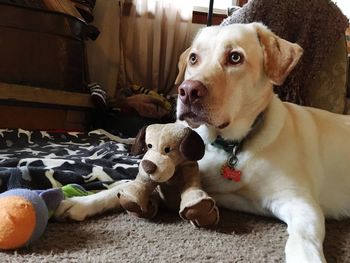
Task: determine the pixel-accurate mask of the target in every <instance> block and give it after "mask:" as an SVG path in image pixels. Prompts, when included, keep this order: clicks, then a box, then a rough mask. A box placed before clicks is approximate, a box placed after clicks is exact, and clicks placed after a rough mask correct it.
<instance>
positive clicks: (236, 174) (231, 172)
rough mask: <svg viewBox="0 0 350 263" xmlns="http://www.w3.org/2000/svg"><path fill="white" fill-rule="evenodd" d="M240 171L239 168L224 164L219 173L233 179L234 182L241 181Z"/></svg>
mask: <svg viewBox="0 0 350 263" xmlns="http://www.w3.org/2000/svg"><path fill="white" fill-rule="evenodd" d="M241 174H242V173H241V171H240V170H236V169H234V168H231V167H229V166H228V165H224V166H223V168H222V170H221V175H222V177H224V178H226V179H229V180H232V181H235V182H237V183H238V182H239V181H241Z"/></svg>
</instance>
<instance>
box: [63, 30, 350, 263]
mask: <svg viewBox="0 0 350 263" xmlns="http://www.w3.org/2000/svg"><path fill="white" fill-rule="evenodd" d="M302 52H303V50H302V49H301V48H300V47H299V46H298V45H296V44H292V43H290V42H287V41H285V40H283V39H281V38H279V37H278V36H276V35H275V34H273V33H272V32H271V31H270V30H268V29H267V28H266V27H265V26H263V25H262V24H260V23H253V24H245V25H243V24H235V25H230V26H225V27H209V28H204V29H202V30H201V31H200V32H199V33H198V35H197V36H196V38H195V39H194V42H193V45H192V46H191V48H190V49H189V50H188V51H187V52H185V53H184V54H183V55H182V56H181V59H180V62H179V67H180V74H179V77H178V80H180V79H181V80H182V79H183V78H184V81H183V82H182V84H181V85H180V86H179V99H178V105H177V106H178V111H177V117H178V119H179V120H182V121H184V122H186V123H187V124H188V125H189V126H191V127H192V128H196V130H197V131H198V133H200V134H201V136H202V137H203V139H204V140H205V142H206V143H207V145H206V153H205V156H204V158H203V159H202V160H201V161H200V163H199V164H200V170H201V173H202V181H203V182H202V183H203V187H204V188H205V190H206V191H207V192H208V194H209V195H211V196H212V197H214V198H215V200H216V201H217V204H218V205H219V206H221V207H225V208H229V209H234V210H242V211H247V212H251V213H256V214H262V215H273V216H275V217H277V218H279V219H281V220H283V221H284V222H286V223H287V225H288V233H289V238H288V241H287V244H286V250H285V252H286V261H287V262H288V263H291V262H295V263H302V262H304V263H312V262H326V260H325V257H324V255H323V249H322V243H323V239H324V235H325V224H324V221H325V216H326V217H329V218H342V217H346V216H350V117H347V116H341V115H336V114H332V113H329V112H326V111H322V110H317V109H312V108H306V107H301V106H297V105H293V104H290V103H283V102H281V101H280V100H279V99H278V98H277V97H276V96H275V95H274V94H273V90H272V86H273V84H276V85H279V84H281V83H283V81H284V79H285V78H286V77H287V75H288V74H289V72H290V71H291V70H292V69H293V67H294V66H295V65H296V64H297V62H298V59H299V58H300V56H301V55H302ZM123 185H124V183H123V182H117V183H116V186H115V187H113V188H111V189H109V190H106V191H101V192H99V193H97V194H95V195H91V196H86V197H74V198H71V199H68V200H65V201H63V202H62V204H61V206H60V207H59V209H58V210H57V211H56V217H57V218H67V217H68V218H71V219H75V220H83V219H84V218H85V217H87V216H92V215H95V214H97V213H100V212H102V211H104V210H107V209H111V208H114V207H118V206H119V203H118V199H117V198H116V195H117V193H118V192H119V191H120V189H121V188H122V187H123Z"/></svg>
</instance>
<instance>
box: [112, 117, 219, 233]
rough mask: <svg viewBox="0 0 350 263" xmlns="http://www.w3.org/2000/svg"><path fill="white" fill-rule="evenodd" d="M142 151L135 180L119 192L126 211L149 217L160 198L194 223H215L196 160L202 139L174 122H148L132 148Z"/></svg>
mask: <svg viewBox="0 0 350 263" xmlns="http://www.w3.org/2000/svg"><path fill="white" fill-rule="evenodd" d="M144 151H146V153H145V155H144V157H143V158H142V160H141V162H140V166H139V173H138V175H137V177H136V179H135V180H134V181H132V182H130V183H128V184H127V185H126V186H125V187H123V188H122V190H121V191H120V192H119V194H118V197H119V201H120V204H121V206H122V207H123V208H124V209H125V210H126V211H127V212H128V213H129V214H132V215H135V216H138V217H142V218H152V217H153V216H155V214H156V213H157V210H158V201H161V202H163V203H164V204H165V206H166V207H168V208H171V209H176V210H178V211H179V214H180V216H181V218H183V219H185V220H190V221H191V222H192V223H193V224H194V225H195V226H198V227H210V226H213V225H215V224H217V223H218V221H219V210H218V208H217V206H216V204H215V201H214V199H213V198H211V197H210V196H209V195H208V194H207V193H206V192H205V191H203V189H202V188H201V183H200V175H199V169H198V164H197V160H199V159H201V158H202V157H203V155H204V142H203V140H202V139H201V137H200V136H199V135H198V134H197V133H196V132H195V131H193V130H191V129H190V128H188V127H185V126H183V125H180V124H174V123H169V124H153V125H150V126H148V127H145V128H143V129H141V131H140V132H139V134H138V135H137V137H136V142H135V144H134V145H133V148H132V152H133V153H134V154H140V153H142V152H144Z"/></svg>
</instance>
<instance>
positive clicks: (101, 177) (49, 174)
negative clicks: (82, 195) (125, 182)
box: [0, 129, 140, 193]
mask: <svg viewBox="0 0 350 263" xmlns="http://www.w3.org/2000/svg"><path fill="white" fill-rule="evenodd" d="M132 142H133V139H122V138H120V137H118V136H115V135H112V134H109V133H108V132H106V131H104V130H95V131H91V132H89V133H78V132H46V131H26V130H22V129H18V130H9V129H3V130H0V193H1V192H4V191H6V190H9V189H12V188H29V189H33V190H39V189H48V188H53V187H61V186H63V185H67V184H79V185H80V186H82V187H84V188H85V189H86V190H102V189H106V188H108V186H109V185H110V184H111V183H113V182H115V181H117V180H122V179H134V178H135V176H136V174H137V169H138V168H137V167H138V163H139V160H140V156H132V155H130V154H129V148H130V146H131V143H132Z"/></svg>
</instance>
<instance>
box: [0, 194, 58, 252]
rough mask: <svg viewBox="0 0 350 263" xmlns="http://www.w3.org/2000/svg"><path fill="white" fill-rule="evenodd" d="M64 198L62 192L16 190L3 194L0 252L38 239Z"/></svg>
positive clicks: (0, 211) (1, 196) (0, 199)
mask: <svg viewBox="0 0 350 263" xmlns="http://www.w3.org/2000/svg"><path fill="white" fill-rule="evenodd" d="M62 199H63V193H62V191H61V189H49V190H46V191H32V190H29V189H13V190H9V191H6V192H4V193H2V194H0V218H1V220H0V249H2V250H8V249H16V248H20V247H22V246H26V245H29V244H31V243H33V242H34V241H36V240H38V239H39V238H40V236H41V235H42V234H43V232H44V231H45V228H46V225H47V222H48V219H49V213H50V212H52V211H54V210H55V209H56V208H57V207H58V205H59V203H60V202H61V201H62Z"/></svg>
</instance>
